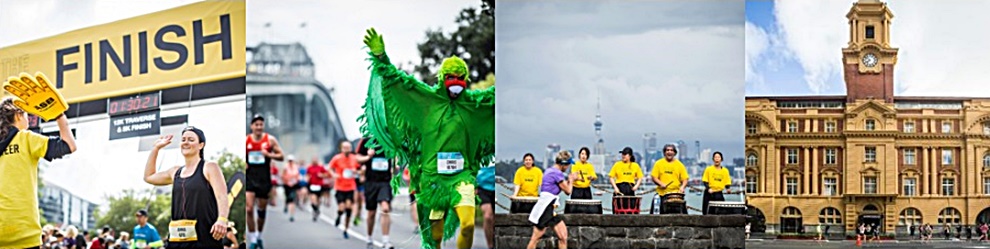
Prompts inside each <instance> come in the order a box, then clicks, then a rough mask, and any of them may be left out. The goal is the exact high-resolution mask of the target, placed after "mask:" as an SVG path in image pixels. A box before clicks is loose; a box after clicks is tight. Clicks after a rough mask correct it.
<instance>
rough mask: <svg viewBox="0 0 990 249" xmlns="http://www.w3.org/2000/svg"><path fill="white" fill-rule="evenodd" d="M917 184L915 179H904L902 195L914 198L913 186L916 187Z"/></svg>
mask: <svg viewBox="0 0 990 249" xmlns="http://www.w3.org/2000/svg"><path fill="white" fill-rule="evenodd" d="M917 184H918V179H917V178H904V195H905V196H914V195H915V189H916V188H915V186H917Z"/></svg>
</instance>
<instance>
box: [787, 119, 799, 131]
mask: <svg viewBox="0 0 990 249" xmlns="http://www.w3.org/2000/svg"><path fill="white" fill-rule="evenodd" d="M787 132H790V133H795V132H797V122H794V121H791V122H787Z"/></svg>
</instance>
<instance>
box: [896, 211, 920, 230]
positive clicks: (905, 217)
mask: <svg viewBox="0 0 990 249" xmlns="http://www.w3.org/2000/svg"><path fill="white" fill-rule="evenodd" d="M897 225H898V226H911V225H915V226H918V225H921V211H918V209H917V208H905V209H904V210H902V211H901V215H900V219H898V220H897Z"/></svg>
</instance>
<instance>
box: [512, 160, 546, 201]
mask: <svg viewBox="0 0 990 249" xmlns="http://www.w3.org/2000/svg"><path fill="white" fill-rule="evenodd" d="M512 182H513V183H515V184H516V186H519V195H518V196H528V197H538V196H540V184H543V171H542V170H540V168H537V167H536V166H533V167H532V168H529V169H526V166H522V167H519V169H518V170H516V177H515V178H513V179H512Z"/></svg>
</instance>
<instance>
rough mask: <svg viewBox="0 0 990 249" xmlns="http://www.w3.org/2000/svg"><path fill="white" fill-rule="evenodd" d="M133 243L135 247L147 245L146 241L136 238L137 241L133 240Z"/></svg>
mask: <svg viewBox="0 0 990 249" xmlns="http://www.w3.org/2000/svg"><path fill="white" fill-rule="evenodd" d="M134 245H135V246H137V248H144V247H145V246H148V242H145V241H144V240H138V241H137V242H134Z"/></svg>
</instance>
